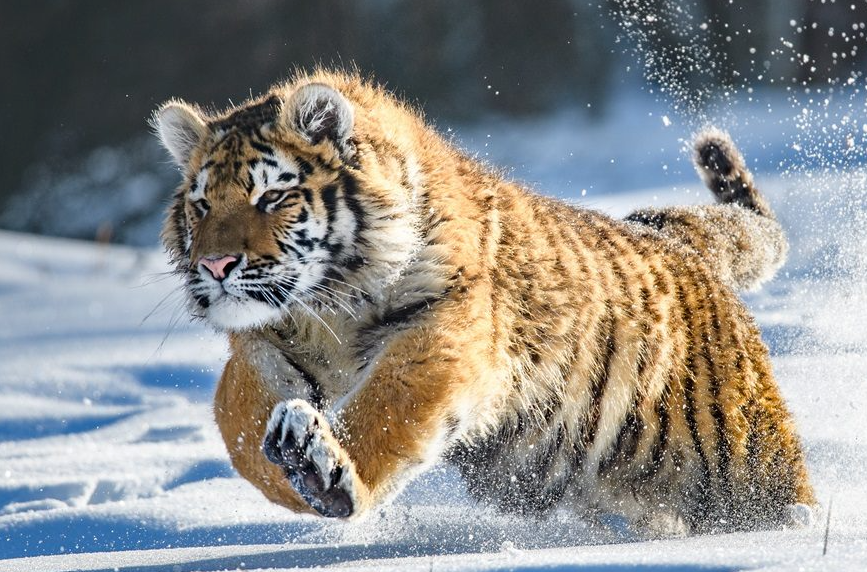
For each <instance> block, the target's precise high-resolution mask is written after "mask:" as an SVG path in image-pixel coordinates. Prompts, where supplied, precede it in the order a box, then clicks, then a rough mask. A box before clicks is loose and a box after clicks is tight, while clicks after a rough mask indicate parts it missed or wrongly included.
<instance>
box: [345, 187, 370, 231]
mask: <svg viewBox="0 0 867 572" xmlns="http://www.w3.org/2000/svg"><path fill="white" fill-rule="evenodd" d="M341 182H342V183H343V198H344V201H345V202H346V206H347V207H348V208H349V210H350V212H351V213H352V214H353V215H355V232H354V233H353V237H354V238H357V237H358V233H360V232H361V231H362V230H364V229H365V228H367V221H366V218H365V213H364V208H363V207H362V206H361V203H360V202H359V201H358V181H357V180H356V178H355V177H354V176H352V175H351V174H350V173H348V172H346V171H344V173H343V176H342V177H341Z"/></svg>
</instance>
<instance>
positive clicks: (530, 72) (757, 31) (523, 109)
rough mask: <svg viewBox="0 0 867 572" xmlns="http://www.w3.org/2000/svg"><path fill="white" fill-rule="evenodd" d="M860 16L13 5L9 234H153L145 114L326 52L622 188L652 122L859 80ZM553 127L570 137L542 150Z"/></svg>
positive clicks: (155, 176) (167, 173)
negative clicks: (632, 147) (624, 161)
mask: <svg viewBox="0 0 867 572" xmlns="http://www.w3.org/2000/svg"><path fill="white" fill-rule="evenodd" d="M865 21H867V1H865V0H836V1H835V0H683V1H672V0H642V1H638V0H547V1H545V2H528V1H523V0H430V1H426V2H411V1H410V0H371V1H366V2H351V1H349V0H315V1H304V2H302V1H278V0H250V1H246V2H225V1H214V0H207V1H205V0H189V1H185V2H174V1H169V0H149V1H147V2H118V1H116V0H89V1H88V2H74V1H72V0H53V1H51V2H32V1H28V0H6V1H4V2H3V4H2V7H0V69H2V70H3V74H2V78H3V80H2V81H0V133H2V153H0V228H5V229H12V230H21V231H28V232H37V233H44V234H52V235H59V236H68V237H75V238H85V239H100V240H105V241H112V242H125V243H130V244H137V245H151V244H156V242H157V235H158V231H159V224H160V219H161V217H162V211H163V208H164V204H165V202H166V200H167V198H168V196H169V194H170V192H171V190H172V189H173V188H174V186H175V184H176V183H177V180H178V174H177V171H176V170H175V169H174V168H173V167H172V166H171V165H170V164H169V162H168V157H167V154H165V153H164V152H163V151H162V150H161V149H160V148H159V147H158V145H157V143H156V140H155V138H154V137H152V136H151V135H150V134H149V131H148V126H147V120H148V118H149V116H150V114H151V112H152V111H153V109H154V108H156V107H157V106H158V105H159V104H160V103H161V102H162V101H164V100H166V99H167V98H170V97H180V98H184V99H187V100H190V101H195V102H198V103H200V104H203V105H205V106H206V107H213V108H223V107H225V106H226V105H228V104H229V103H230V102H235V103H238V102H240V101H243V100H244V99H245V98H247V97H249V96H250V95H251V94H253V95H255V94H258V93H260V92H262V91H264V90H266V89H267V88H268V87H269V86H270V85H271V84H272V83H273V82H275V81H277V80H279V79H281V78H285V77H286V76H287V75H288V74H289V73H290V71H291V69H292V68H293V66H300V67H303V68H308V67H310V66H313V65H315V64H317V63H324V64H329V65H330V64H337V65H342V66H344V67H351V66H357V68H358V69H359V70H361V71H362V72H363V73H365V74H372V76H373V77H375V78H376V80H378V81H379V82H382V83H385V84H386V85H387V86H388V87H389V88H390V89H392V90H394V91H395V92H396V93H398V94H400V95H401V96H403V97H405V98H406V99H408V100H410V101H412V102H415V103H417V104H418V105H419V106H420V107H421V108H423V109H424V110H425V113H426V114H427V116H428V117H429V118H430V119H431V120H432V121H433V122H434V123H435V124H436V125H437V126H438V127H439V128H440V129H441V130H443V131H452V132H454V133H457V141H458V142H459V143H460V144H463V145H466V146H467V147H468V148H469V149H470V150H472V151H473V152H476V153H479V154H480V155H482V156H483V157H487V158H489V160H490V161H491V162H494V163H507V164H508V163H510V162H513V164H512V166H513V167H514V168H515V169H516V173H517V176H520V177H527V178H529V179H532V180H534V181H545V182H548V181H547V180H546V179H545V177H544V175H541V174H539V173H540V172H541V170H544V169H547V168H548V167H550V164H546V163H545V161H546V160H548V161H550V160H551V158H550V155H551V154H552V153H553V154H554V155H555V156H556V157H555V159H556V162H557V164H556V165H555V166H556V167H557V169H558V172H559V173H562V175H559V178H558V179H556V180H554V181H553V182H552V184H554V185H555V186H557V187H558V188H557V189H550V191H551V192H553V193H555V194H561V195H564V196H584V195H586V193H587V189H588V188H589V189H591V190H592V189H597V188H600V187H607V190H609V191H618V190H622V188H626V187H629V186H634V185H636V184H640V183H641V181H642V180H643V179H640V178H637V176H633V177H627V176H625V175H624V167H623V166H622V165H620V164H614V163H615V155H618V153H617V152H616V150H617V149H619V148H622V147H623V146H624V145H628V144H629V142H630V141H634V137H635V133H634V129H640V128H641V126H642V125H643V123H642V121H646V120H647V117H648V116H652V117H653V119H652V125H653V126H654V128H655V129H660V128H662V127H668V126H669V125H670V124H671V122H672V121H674V122H675V123H677V122H678V121H679V122H680V124H681V125H683V126H684V129H680V130H679V131H678V132H677V133H676V134H672V135H670V136H668V139H667V142H666V145H669V146H670V147H671V146H673V147H675V148H676V147H677V145H676V141H677V139H678V137H681V138H682V137H684V136H688V133H687V132H686V131H685V128H686V127H689V126H691V125H693V124H695V123H698V122H700V121H701V120H703V119H704V118H707V117H708V111H707V110H708V109H709V108H715V109H720V108H725V107H726V105H727V104H728V103H730V102H731V101H733V100H734V99H738V100H739V101H741V100H746V101H748V102H751V101H753V99H754V98H757V97H759V95H758V94H762V97H767V96H768V95H767V94H771V96H770V97H771V99H773V98H774V95H773V94H775V93H778V94H784V95H780V96H777V100H778V101H779V100H781V98H782V100H783V101H787V102H788V104H787V105H786V106H785V107H786V110H785V111H786V113H787V112H788V111H791V110H792V109H795V108H796V105H794V104H793V99H792V98H793V97H797V98H803V97H809V94H810V93H813V92H811V90H816V92H817V93H823V90H824V92H825V93H827V92H829V91H830V92H833V91H834V89H835V88H837V89H843V88H845V86H846V85H847V82H851V81H854V79H858V80H859V81H860V78H861V77H862V76H861V74H862V71H861V70H864V69H867V68H865V63H867V62H865V58H867V45H865V40H864V37H865V29H864V28H865V24H864V22H865ZM853 78H854V79H853ZM849 84H850V85H851V83H849ZM793 87H794V88H797V95H796V96H793V95H792V94H793V91H792V90H793ZM805 94H807V95H805ZM794 103H797V102H794ZM636 110H639V111H636ZM795 111H797V109H795ZM618 121H619V123H618ZM781 121H782V123H785V122H786V120H781ZM778 123H780V122H779V121H778ZM790 123H791V122H790ZM518 124H519V125H521V126H522V127H521V129H520V130H518V131H516V133H520V137H518V136H516V137H513V138H510V137H509V135H508V133H509V131H508V129H507V126H509V125H518ZM608 124H616V125H620V128H618V129H614V130H607V131H606V130H605V129H604V128H602V127H600V126H604V125H608ZM534 126H535V127H534ZM556 128H559V129H561V130H563V132H567V133H572V134H573V136H574V138H575V139H572V138H568V137H567V138H565V139H563V138H561V139H556V138H555V139H554V140H550V139H547V140H545V141H547V143H546V147H547V149H548V150H547V151H546V152H545V153H539V157H538V160H536V159H535V158H534V156H533V150H534V149H535V148H536V147H538V144H539V141H541V140H542V139H541V138H544V137H546V136H547V135H545V134H546V133H550V132H551V131H552V130H556ZM498 129H499V131H498ZM534 129H535V130H534ZM856 132H857V129H856ZM588 133H590V134H593V137H591V138H590V139H591V140H590V141H589V142H586V143H584V145H585V146H584V147H582V144H581V143H580V141H578V139H577V138H580V137H582V136H584V137H585V139H587V137H588V135H587V134H588ZM654 133H655V132H654ZM492 134H494V135H493V136H492ZM534 134H538V135H539V137H540V139H539V140H530V141H528V138H531V139H532V137H533V135H534ZM570 137H572V136H570ZM617 137H620V139H619V140H618V139H617ZM653 137H656V135H653ZM518 139H520V141H518ZM600 145H601V146H602V148H603V149H604V152H603V151H598V149H599V147H600ZM518 150H520V153H519V152H518ZM582 150H584V151H583V152H582ZM668 152H669V153H670V151H668ZM594 153H598V154H594ZM622 153H628V151H622V152H621V154H622ZM639 155H640V156H641V160H642V161H646V162H647V163H648V164H652V163H654V162H659V161H661V162H664V161H665V160H664V158H663V159H659V158H658V157H657V155H656V154H653V153H651V154H646V153H645V154H639ZM766 155H767V156H769V157H770V159H769V160H774V158H775V155H774V154H773V153H771V154H766ZM609 156H610V160H609ZM522 161H524V162H532V163H533V165H534V166H535V167H534V168H536V169H538V170H537V171H534V170H533V168H529V169H527V168H526V165H522ZM514 162H517V164H514ZM546 165H547V166H546ZM662 167H666V166H665V165H662V164H661V163H660V165H656V166H654V169H657V170H658V169H662ZM641 168H642V166H641V165H640V164H633V165H631V166H628V168H625V171H629V170H630V169H638V170H640V169H641ZM665 170H668V169H667V167H666V169H665ZM669 173H670V170H669ZM669 176H670V175H669ZM690 176H691V175H690ZM665 181H666V179H662V182H665ZM675 182H677V181H675Z"/></svg>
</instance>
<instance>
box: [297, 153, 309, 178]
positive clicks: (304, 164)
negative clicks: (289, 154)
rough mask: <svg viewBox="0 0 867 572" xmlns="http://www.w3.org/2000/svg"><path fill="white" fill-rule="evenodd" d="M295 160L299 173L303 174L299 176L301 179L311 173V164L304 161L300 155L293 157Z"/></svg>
mask: <svg viewBox="0 0 867 572" xmlns="http://www.w3.org/2000/svg"><path fill="white" fill-rule="evenodd" d="M295 161H296V162H297V163H298V168H299V169H300V170H301V174H302V175H304V176H303V177H301V180H302V181H303V180H304V179H305V178H306V177H307V176H310V175H311V174H312V173H313V165H311V164H310V163H309V162H308V161H305V160H304V159H302V158H301V157H295Z"/></svg>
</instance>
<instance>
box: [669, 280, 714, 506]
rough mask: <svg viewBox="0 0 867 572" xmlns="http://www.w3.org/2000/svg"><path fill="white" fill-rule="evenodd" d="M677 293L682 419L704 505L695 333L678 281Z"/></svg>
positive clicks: (706, 477)
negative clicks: (682, 341)
mask: <svg viewBox="0 0 867 572" xmlns="http://www.w3.org/2000/svg"><path fill="white" fill-rule="evenodd" d="M677 293H678V300H679V301H680V303H681V306H682V310H681V311H682V317H683V321H684V324H685V326H686V337H687V340H689V341H688V344H687V348H686V375H685V376H684V379H683V395H684V410H683V415H684V420H685V421H686V425H687V428H688V429H689V434H690V436H691V437H692V445H693V450H694V451H695V453H696V455H697V456H698V458H699V462H700V465H701V468H700V470H701V475H700V480H699V481H698V482H697V483H696V488H697V491H698V494H699V496H700V497H701V498H700V499H699V502H698V504H697V506H706V502H705V501H706V497H707V495H708V494H709V492H710V490H709V487H710V464H709V463H708V460H707V456H706V455H705V453H704V449H703V448H702V446H701V434H700V433H699V430H698V422H697V420H696V410H695V408H696V404H695V382H696V375H695V350H696V348H695V347H694V346H693V336H694V334H695V332H694V329H693V324H692V318H693V316H692V310H691V309H690V308H689V307H688V306H687V304H686V299H685V297H684V295H683V288H682V287H681V285H680V283H678V285H677Z"/></svg>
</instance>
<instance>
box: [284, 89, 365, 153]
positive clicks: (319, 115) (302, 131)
mask: <svg viewBox="0 0 867 572" xmlns="http://www.w3.org/2000/svg"><path fill="white" fill-rule="evenodd" d="M281 123H282V124H283V125H284V126H286V127H288V128H289V129H291V130H292V131H295V132H296V133H298V134H299V135H301V136H302V137H303V138H304V139H306V140H307V141H309V142H310V143H313V144H314V145H315V144H317V143H319V142H321V141H322V140H328V141H331V143H333V144H334V145H335V146H336V147H337V149H338V150H339V151H340V154H341V155H343V156H344V158H346V157H347V156H348V155H351V149H352V145H351V144H350V142H349V140H350V137H352V127H353V124H354V114H353V111H352V105H350V103H349V101H347V100H346V98H345V97H343V95H341V94H340V92H338V91H337V90H335V89H333V88H331V87H328V86H327V85H323V84H321V83H311V84H307V85H304V86H302V87H300V88H298V90H297V91H295V93H293V94H292V95H291V96H289V99H288V100H286V102H285V104H284V105H283V110H282V112H281Z"/></svg>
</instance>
